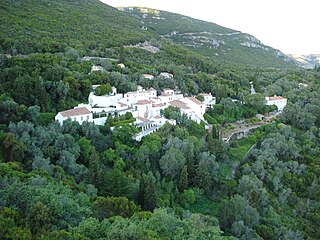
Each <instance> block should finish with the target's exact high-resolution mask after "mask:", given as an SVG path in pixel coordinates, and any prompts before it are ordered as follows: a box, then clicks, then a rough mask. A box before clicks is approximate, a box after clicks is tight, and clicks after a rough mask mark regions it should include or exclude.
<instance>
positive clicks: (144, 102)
mask: <svg viewBox="0 0 320 240" xmlns="http://www.w3.org/2000/svg"><path fill="white" fill-rule="evenodd" d="M151 103H152V102H150V101H149V100H139V101H138V102H137V105H146V104H151Z"/></svg>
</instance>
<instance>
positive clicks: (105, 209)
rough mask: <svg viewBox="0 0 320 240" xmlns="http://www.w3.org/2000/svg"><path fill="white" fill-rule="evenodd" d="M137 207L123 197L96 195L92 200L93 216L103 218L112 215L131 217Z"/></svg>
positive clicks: (137, 209) (136, 210)
mask: <svg viewBox="0 0 320 240" xmlns="http://www.w3.org/2000/svg"><path fill="white" fill-rule="evenodd" d="M138 211H139V207H138V206H136V205H135V204H134V202H132V201H129V200H128V199H127V198H125V197H106V198H105V197H98V198H97V199H96V200H95V201H94V202H93V212H94V216H95V217H96V218H97V219H99V220H103V219H104V218H109V217H113V216H122V217H126V218H127V217H131V216H132V215H133V214H134V213H135V212H138Z"/></svg>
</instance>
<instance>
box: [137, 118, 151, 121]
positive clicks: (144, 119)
mask: <svg viewBox="0 0 320 240" xmlns="http://www.w3.org/2000/svg"><path fill="white" fill-rule="evenodd" d="M136 119H138V120H140V121H142V122H148V121H149V120H148V119H146V118H143V117H136Z"/></svg>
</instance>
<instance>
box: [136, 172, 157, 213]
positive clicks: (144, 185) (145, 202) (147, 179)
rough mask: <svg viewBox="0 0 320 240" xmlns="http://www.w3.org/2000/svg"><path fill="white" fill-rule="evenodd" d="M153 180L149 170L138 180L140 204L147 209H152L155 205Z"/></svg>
mask: <svg viewBox="0 0 320 240" xmlns="http://www.w3.org/2000/svg"><path fill="white" fill-rule="evenodd" d="M155 181H156V179H155V178H154V176H153V175H152V173H151V172H148V174H145V175H143V176H142V179H141V181H140V196H139V198H140V204H141V206H142V208H143V209H144V210H147V211H152V210H153V209H155V207H156V188H155Z"/></svg>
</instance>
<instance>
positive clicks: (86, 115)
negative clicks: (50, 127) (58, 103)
mask: <svg viewBox="0 0 320 240" xmlns="http://www.w3.org/2000/svg"><path fill="white" fill-rule="evenodd" d="M54 119H55V120H56V121H58V122H59V123H60V124H61V125H62V124H63V121H64V120H67V119H71V120H72V121H76V122H78V123H79V124H82V123H83V122H85V121H87V122H92V113H91V112H90V111H89V110H88V108H86V107H80V108H74V109H70V110H66V111H62V112H58V114H57V115H56V116H55V118H54Z"/></svg>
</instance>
